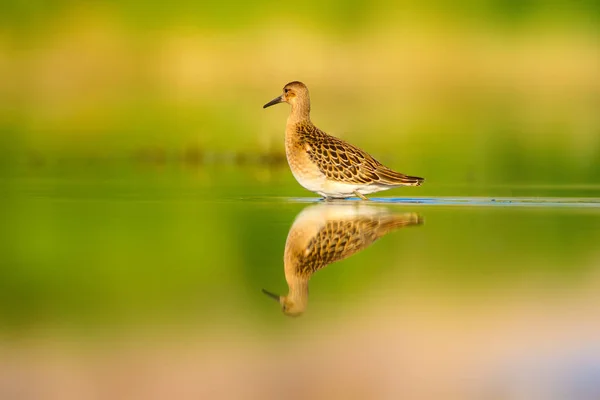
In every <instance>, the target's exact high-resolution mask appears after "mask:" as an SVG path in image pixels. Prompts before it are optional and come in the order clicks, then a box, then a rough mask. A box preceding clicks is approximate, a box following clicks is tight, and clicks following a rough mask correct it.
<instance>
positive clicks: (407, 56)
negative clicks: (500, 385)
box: [0, 0, 600, 400]
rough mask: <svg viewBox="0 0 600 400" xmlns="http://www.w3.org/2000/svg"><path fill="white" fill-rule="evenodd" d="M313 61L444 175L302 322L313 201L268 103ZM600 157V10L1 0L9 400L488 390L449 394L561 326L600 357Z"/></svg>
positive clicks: (341, 102)
mask: <svg viewBox="0 0 600 400" xmlns="http://www.w3.org/2000/svg"><path fill="white" fill-rule="evenodd" d="M293 80H301V81H303V82H305V83H306V84H307V85H308V87H309V89H310V91H311V98H312V119H313V121H314V122H315V123H316V125H317V126H319V127H320V128H322V129H323V130H325V131H326V132H328V133H330V134H334V135H336V136H339V137H342V138H343V139H346V140H348V141H350V142H352V143H354V144H356V145H358V146H359V147H361V148H364V149H365V150H367V151H369V152H370V153H372V154H373V155H374V156H375V157H376V158H378V159H379V160H380V161H382V162H384V163H386V164H388V165H389V166H390V167H393V168H395V169H398V170H400V171H401V172H404V173H407V174H411V175H417V176H423V177H425V178H426V182H425V184H424V185H423V186H422V187H419V188H404V189H397V190H393V191H389V192H386V193H384V194H383V195H384V196H415V197H431V198H437V200H438V204H437V205H434V206H426V205H422V204H417V205H415V204H409V203H407V202H404V203H399V204H387V205H385V207H387V209H388V211H390V212H398V213H400V212H407V211H411V212H417V213H419V214H420V215H421V216H422V217H423V219H424V221H425V223H424V224H423V225H422V226H418V227H411V228H410V229H402V230H399V231H398V232H394V233H391V234H389V235H387V236H386V237H384V238H382V239H381V240H380V241H379V242H378V243H376V244H374V245H373V246H372V247H370V248H368V249H366V250H365V251H363V252H360V253H358V254H356V255H354V256H352V257H350V258H348V259H346V260H344V261H341V262H339V263H338V264H336V265H333V266H329V267H327V268H325V269H323V270H322V271H319V272H318V273H317V274H316V275H315V277H314V278H313V279H312V280H311V283H310V288H311V291H310V296H311V297H310V302H309V308H308V311H307V313H306V315H305V316H304V317H302V318H301V319H299V320H298V319H296V320H293V321H292V320H289V319H286V318H285V317H284V316H283V315H282V314H281V312H280V310H279V308H278V306H277V304H276V303H274V302H271V301H270V300H269V299H267V298H266V297H265V296H263V295H262V294H261V292H260V290H261V289H262V288H266V289H268V290H270V291H273V292H277V293H286V291H287V284H286V281H285V275H284V266H283V260H282V258H283V252H284V246H285V243H286V237H287V234H288V230H289V229H290V226H291V225H292V222H293V221H294V219H295V218H296V216H297V215H299V214H300V213H301V212H302V211H303V210H305V209H306V207H310V206H312V205H311V204H309V203H310V202H312V201H313V200H316V196H315V195H313V194H311V193H309V192H307V191H306V190H304V189H303V188H302V187H300V186H299V185H298V184H297V183H296V181H295V180H294V178H293V176H292V174H291V173H290V171H289V168H288V166H287V163H286V161H285V155H284V146H283V136H284V126H285V120H286V117H287V113H288V112H289V109H288V107H287V105H280V106H277V107H273V108H269V109H267V110H263V109H262V105H263V104H265V103H266V102H267V101H269V100H271V99H272V98H274V97H275V96H278V95H279V94H280V93H281V89H282V87H283V86H284V85H285V84H286V83H287V82H289V81H293ZM599 166H600V3H599V2H598V1H592V0H578V1H566V0H565V1H561V0H557V1H542V0H520V1H519V0H504V1H502V0H481V1H475V0H455V1H442V0H437V1H428V2H418V1H391V0H376V1H369V2H360V1H355V0H349V1H340V0H336V1H327V2H325V1H317V0H305V1H301V2H286V1H279V2H267V1H263V0H258V1H253V2H243V1H233V2H228V1H219V2H205V1H199V0H194V1H191V0H172V1H168V2H167V1H155V0H149V1H144V2H142V1H133V0H122V1H75V0H70V1H69V0H54V1H43V0H28V1H16V0H12V1H11V0H0V397H1V398H27V399H44V400H47V399H61V400H64V399H70V398H73V399H84V398H111V399H112V398H149V399H154V398H161V396H160V393H161V392H160V390H156V389H157V388H158V389H160V388H162V389H163V390H164V391H165V392H164V393H165V395H164V396H163V397H162V398H173V397H176V398H181V399H185V398H194V399H198V398H227V397H226V396H219V393H221V394H223V393H226V392H228V391H233V392H236V391H238V392H239V393H235V394H232V395H231V396H230V397H228V398H233V399H239V398H260V399H265V398H283V397H286V396H287V397H289V395H290V394H298V393H300V395H298V396H296V398H302V395H301V393H302V390H308V389H310V388H315V387H316V388H319V387H322V388H323V392H322V393H326V394H327V395H326V396H325V397H321V398H328V399H329V398H357V393H359V395H358V396H359V397H360V394H363V393H364V394H365V395H364V396H362V397H360V398H407V397H408V398H435V399H439V398H461V399H470V398H478V399H481V398H484V397H481V396H479V397H468V396H465V395H458V394H457V395H455V396H448V395H447V394H448V393H453V392H452V390H453V388H456V386H454V385H455V383H459V382H462V383H460V384H462V385H463V386H466V387H470V386H471V385H472V384H473V380H472V378H473V377H476V376H480V375H479V374H480V373H481V371H484V370H485V368H482V366H487V367H490V368H492V369H493V367H494V366H496V365H498V363H500V364H502V363H503V362H505V364H503V365H505V366H510V367H511V370H512V366H514V365H517V364H518V363H519V362H520V360H521V359H520V358H519V357H520V356H522V355H523V356H527V355H531V354H533V353H531V352H530V350H531V349H534V348H536V346H537V347H539V345H541V344H544V343H549V347H548V348H549V349H550V350H549V354H550V355H556V354H558V353H560V352H563V351H564V352H565V353H568V351H570V349H572V348H573V346H575V347H577V346H580V348H581V349H582V354H600V353H592V352H591V351H590V348H587V347H585V346H588V345H590V346H591V345H594V346H596V347H594V348H596V349H598V348H600V346H597V344H598V338H599V337H600V325H598V323H597V321H599V319H598V318H597V317H596V316H597V315H598V309H599V307H598V304H600V300H599V296H598V293H600V290H599V288H600V274H599V273H598V271H600V254H599V252H598V243H599V242H600V230H599V229H598V226H600V213H599V208H598V204H599V203H598V198H600V185H599V183H600V168H599ZM308 196H311V199H306V198H304V199H298V197H308ZM440 196H490V197H494V198H497V197H503V196H514V197H564V198H570V199H568V200H569V201H570V202H568V203H567V202H561V201H560V199H558V200H557V199H555V200H552V203H544V204H545V206H543V207H523V206H522V204H521V206H522V207H511V206H514V205H516V204H513V203H501V202H496V203H491V202H490V203H488V204H487V206H485V207H481V206H477V207H475V206H468V205H467V204H463V205H455V206H449V205H448V204H447V203H446V204H445V205H442V204H441V203H443V200H440V199H439V197H440ZM583 197H586V199H581V198H583ZM577 198H579V199H577ZM546 200H548V199H546ZM577 201H581V202H585V203H577ZM540 204H541V203H538V205H540ZM346 205H347V206H348V207H354V206H355V203H354V202H348V204H345V205H344V206H346ZM372 205H373V206H383V205H381V204H379V205H374V204H372ZM530 205H532V204H530ZM584 206H585V207H584ZM386 332H387V333H386ZM565 332H567V333H568V334H569V335H571V336H569V335H567V334H566V333H565ZM563 333H564V334H565V335H563V336H561V335H562V334H563ZM356 335H358V336H356ZM363 335H364V336H363ZM183 337H185V340H181V338H183ZM353 337H354V339H352V338H353ZM586 337H587V338H588V340H587V341H586V340H583V339H582V338H586ZM146 339H148V340H147V341H146ZM173 343H176V347H177V349H175V350H174V351H172V350H173V349H172V348H170V346H171V345H172V344H173ZM315 343H321V346H313V345H314V344H315ZM578 348H579V347H578ZM74 349H75V350H74ZM78 349H83V350H81V352H79V350H78ZM90 349H95V350H97V352H98V354H101V355H102V357H100V358H96V357H95V356H94V355H93V354H92V353H93V351H92V350H90ZM194 349H195V350H194ZM336 349H339V353H337V352H336ZM523 349H525V350H523ZM138 352H139V353H138ZM528 352H529V353H528ZM131 353H133V355H131ZM302 356H305V357H307V358H306V360H307V361H306V362H305V363H298V359H299V358H300V359H302ZM513 356H516V358H511V357H513ZM147 357H148V358H149V359H151V360H154V361H153V362H151V363H150V364H152V365H155V369H154V372H152V371H150V370H149V369H148V362H147V361H148V358H147ZM535 357H536V355H535V354H534V355H533V356H532V358H535ZM538 358H539V357H538ZM136 360H137V361H136ZM315 360H318V362H315ZM515 360H516V361H515ZM597 360H600V358H596V359H595V360H594V361H597ZM557 364H558V365H565V363H564V360H562V359H560V358H559V359H558V361H557ZM540 365H544V366H545V365H547V363H546V361H544V360H543V361H542V362H541V363H540ZM596 365H598V364H596ZM177 366H179V367H178V368H177ZM293 366H295V368H292V367H293ZM350 367H351V368H357V369H356V370H353V371H355V372H356V375H353V373H352V371H350V372H348V370H347V368H350ZM220 368H222V369H220ZM360 368H364V370H361V369H360ZM61 371H62V373H61ZM319 371H320V372H319ZM399 371H401V372H399ZM415 371H416V372H417V373H416V375H414V374H411V373H412V372H415ZM419 371H420V372H419ZM515 371H517V373H518V371H520V370H519V369H515ZM595 371H598V369H595ZM312 372H314V373H315V374H318V375H319V376H318V377H317V376H313V375H311V373H312ZM575 372H576V376H581V374H580V372H581V371H580V370H577V371H575ZM190 374H191V375H190ZM211 374H212V375H211ZM456 374H458V375H461V374H464V376H466V377H467V379H464V380H462V381H461V380H460V379H456V378H457V375H456ZM190 376H191V378H190V379H186V377H190ZM401 376H402V377H406V378H405V380H402V379H399V377H401ZM415 376H417V377H419V376H420V377H421V378H422V379H421V380H419V379H416V380H415V379H413V378H414V377H415ZM223 377H228V379H226V380H225V381H226V382H227V384H226V385H224V386H223V387H221V388H220V389H219V388H218V386H219V382H221V381H223ZM319 377H320V378H322V379H323V381H322V383H321V386H319V385H318V384H317V385H316V386H315V378H319ZM369 377H371V378H369ZM292 378H293V382H292ZM180 379H183V382H182V381H180ZM303 379H304V380H303ZM369 379H371V380H369ZM551 381H552V382H559V380H555V379H551ZM593 381H594V382H600V379H595V380H593ZM230 382H235V383H236V384H235V385H231V384H229V383H230ZM298 382H305V384H302V385H299V384H298ZM359 382H367V383H368V382H371V383H368V384H367V386H365V387H364V388H363V389H364V392H361V391H356V390H355V389H356V387H357V386H356V385H358V384H359ZM411 382H413V385H416V386H417V387H418V389H417V391H416V392H410V390H409V391H406V388H405V387H404V385H405V384H410V383H411ZM513 383H514V382H513ZM369 385H370V386H369ZM516 386H517V387H520V386H519V382H517V384H516ZM205 387H216V388H215V393H212V394H211V393H207V392H202V390H204V389H205ZM260 387H263V389H264V390H263V392H261V394H260V395H255V396H252V395H251V393H255V394H256V393H259V392H260V391H259V392H257V391H256V390H254V391H253V389H256V388H260ZM448 388H450V389H448ZM183 389H198V390H199V392H193V391H190V392H189V393H188V394H190V393H192V394H194V395H191V396H187V397H186V396H185V395H181V396H180V395H178V394H177V393H179V392H177V390H183ZM292 389H293V390H292ZM329 389H331V390H333V391H328V390H329ZM341 389H344V390H348V391H349V392H348V393H346V392H340V391H339V390H341ZM359 389H360V388H359ZM421 389H424V390H425V391H427V390H428V389H439V390H441V391H442V392H443V391H445V390H446V389H448V390H449V391H448V392H447V393H446V392H444V393H443V394H438V395H434V396H431V397H427V396H425V395H422V393H421V392H419V390H421ZM36 390H37V392H35V391H36ZM219 390H220V391H219ZM273 390H275V391H277V390H282V391H284V392H285V393H284V394H283V395H273V392H272V391H273ZM297 390H299V392H296V391H297ZM336 390H338V391H336ZM32 391H33V393H32ZM69 391H71V394H72V395H71V396H70V397H69V396H68V395H65V393H68V392H69ZM103 391H105V392H106V393H107V394H106V395H105V396H102V395H97V394H98V393H103ZM599 392H600V389H599ZM14 393H17V394H18V395H14ZM36 393H37V395H36ZM242 393H243V394H242ZM411 393H412V394H413V395H411ZM534 393H540V392H534ZM552 393H556V391H554V392H552ZM561 393H562V392H561ZM93 394H96V395H95V396H94V395H93ZM336 394H338V395H336ZM305 397H306V398H319V397H318V396H310V395H307V396H305ZM530 397H531V396H529V397H527V396H526V395H525V396H521V397H519V398H530ZM494 398H508V397H498V396H496V397H494ZM567 398H568V399H571V398H577V396H575V395H574V396H571V397H567ZM594 398H596V397H594Z"/></svg>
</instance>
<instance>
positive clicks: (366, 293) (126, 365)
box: [0, 171, 600, 399]
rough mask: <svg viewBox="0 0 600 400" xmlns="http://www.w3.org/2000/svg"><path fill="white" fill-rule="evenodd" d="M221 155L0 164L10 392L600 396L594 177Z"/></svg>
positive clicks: (3, 382)
mask: <svg viewBox="0 0 600 400" xmlns="http://www.w3.org/2000/svg"><path fill="white" fill-rule="evenodd" d="M230 173H231V176H235V177H236V178H235V179H230V180H227V179H226V180H223V181H218V180H217V181H215V180H212V181H211V179H210V177H211V174H204V173H202V172H194V173H189V171H188V172H185V173H181V171H180V172H175V173H174V172H172V171H170V172H168V171H167V172H165V171H151V172H148V171H143V172H140V171H134V172H131V173H130V174H129V175H120V174H119V173H117V172H115V173H112V174H108V175H102V176H94V177H90V176H86V175H84V174H82V175H73V174H69V176H65V175H61V174H52V175H45V176H44V175H43V174H30V175H24V176H21V177H18V178H11V179H9V180H7V181H6V183H7V185H6V187H7V188H8V190H7V191H6V193H7V195H6V196H5V197H4V199H3V200H2V201H3V203H2V205H3V207H2V208H3V210H4V211H3V216H2V218H3V220H4V223H3V229H2V230H0V232H1V234H2V245H0V246H1V247H0V249H1V250H2V253H1V256H0V263H1V265H0V398H23V399H71V398H72V399H83V398H123V399H125V398H144V399H162V398H178V399H187V398H189V399H192V398H193V399H197V398H231V399H240V398H244V399H246V398H250V399H271V398H273V399H278V398H284V397H285V398H294V399H295V398H298V399H304V398H311V399H334V398H340V399H342V398H343V399H363V398H386V399H388V398H389V399H396V398H444V399H449V398H461V399H471V398H472V399H488V398H489V399H517V398H519V399H521V398H526V399H538V398H539V399H597V398H600V245H599V243H600V200H599V197H600V193H598V190H597V189H596V188H583V189H582V190H579V191H578V190H576V189H568V188H567V189H565V188H552V187H549V188H548V187H547V188H545V189H544V190H539V189H532V188H529V189H523V190H524V191H526V190H529V192H528V193H527V197H526V198H525V197H523V196H518V195H517V196H514V194H515V193H514V192H510V193H507V192H506V188H503V187H498V188H488V189H486V190H485V191H479V192H477V193H471V192H465V190H464V188H462V189H461V188H451V187H440V188H438V189H436V188H435V185H434V187H433V189H429V190H431V192H427V191H425V192H423V191H421V192H417V191H414V192H407V191H401V190H400V191H395V192H393V193H392V192H390V193H389V197H383V198H378V199H376V200H375V201H372V202H369V203H365V202H356V201H339V202H332V203H324V202H319V201H317V199H316V198H315V197H311V196H310V194H309V193H306V192H304V191H302V190H301V189H298V188H296V187H295V186H294V185H293V183H292V184H290V183H289V181H287V180H286V179H289V177H288V176H287V175H281V176H284V177H285V178H280V177H279V175H275V176H273V175H269V174H265V175H260V174H259V175H252V176H251V177H249V176H248V175H247V174H246V175H245V174H240V173H238V172H235V171H231V172H230ZM232 182H233V183H232ZM436 190H437V193H444V194H445V195H446V197H438V196H435V195H434V193H436ZM540 192H544V193H545V194H547V195H544V196H542V197H532V196H533V193H540ZM590 192H592V193H591V195H590ZM386 194H387V193H386ZM506 194H511V195H513V196H512V197H508V196H506ZM517 194H519V193H517ZM391 196H402V197H395V198H392V197H391ZM406 196H411V197H406ZM447 196H454V197H447ZM496 196H497V197H496Z"/></svg>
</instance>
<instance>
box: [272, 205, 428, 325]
mask: <svg viewBox="0 0 600 400" xmlns="http://www.w3.org/2000/svg"><path fill="white" fill-rule="evenodd" d="M422 222H423V221H422V218H421V216H420V215H418V214H417V213H403V214H395V213H392V212H390V211H389V210H387V209H385V208H380V207H376V206H370V205H364V204H361V205H356V204H346V205H342V204H319V205H315V206H310V207H308V208H306V209H304V210H303V211H302V212H301V213H300V214H299V215H298V216H297V217H296V220H295V221H294V224H293V225H292V227H291V228H290V232H289V233H288V237H287V241H286V243H285V251H284V256H283V263H284V270H285V279H286V281H287V284H288V287H289V291H288V294H287V296H279V295H276V294H274V293H271V292H269V291H267V290H265V289H263V293H265V294H266V295H267V296H269V297H272V298H273V299H275V300H277V301H278V302H279V303H280V304H281V309H282V311H283V313H284V314H285V315H288V316H290V317H297V316H300V315H302V314H303V313H304V311H305V310H306V305H307V303H308V281H309V280H310V278H311V276H312V275H313V274H314V273H315V272H317V271H318V270H320V269H321V268H323V267H326V266H327V265H329V264H331V263H334V262H336V261H340V260H343V259H345V258H348V257H350V256H351V255H353V254H355V253H358V252H359V251H361V250H364V249H366V248H367V247H369V246H370V245H371V244H373V243H374V242H375V241H376V240H378V239H379V238H381V237H383V236H385V235H387V234H388V233H390V232H392V231H395V230H396V229H399V228H402V227H405V226H411V225H420V224H421V223H422Z"/></svg>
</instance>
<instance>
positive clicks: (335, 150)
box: [264, 82, 423, 199]
mask: <svg viewBox="0 0 600 400" xmlns="http://www.w3.org/2000/svg"><path fill="white" fill-rule="evenodd" d="M283 91H284V93H283V94H282V95H281V96H280V97H278V98H276V99H274V100H272V101H271V102H269V103H267V104H265V106H264V107H269V106H271V105H274V104H277V103H281V102H287V103H289V104H290V105H291V106H292V109H291V112H290V116H289V117H288V121H287V125H286V137H285V149H286V157H287V160H288V164H289V165H290V169H291V170H292V174H293V175H294V177H295V178H296V180H297V181H298V182H299V183H300V184H301V185H302V186H303V187H305V188H306V189H308V190H310V191H313V192H315V193H318V194H320V195H322V196H324V197H325V198H345V197H351V196H355V195H356V196H359V197H361V198H363V199H365V197H364V195H365V194H369V193H374V192H378V191H382V190H387V189H390V188H393V187H398V186H419V185H421V183H422V182H423V178H419V177H415V176H408V175H404V174H401V173H399V172H396V171H394V170H392V169H390V168H388V167H386V166H385V165H383V164H381V163H380V162H379V161H377V160H376V159H375V158H373V157H372V156H371V155H370V154H368V153H367V152H365V151H363V150H361V149H359V148H358V147H356V146H354V145H352V144H350V143H348V142H346V141H343V140H341V139H338V138H336V137H334V136H331V135H328V134H327V133H325V132H323V131H322V130H320V129H319V128H317V127H316V126H315V125H314V124H313V123H312V122H311V120H310V96H309V93H308V88H307V87H306V85H304V84H303V83H302V82H291V83H288V84H287V85H286V86H285V87H284V89H283Z"/></svg>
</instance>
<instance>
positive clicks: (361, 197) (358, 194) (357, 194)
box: [354, 190, 369, 200]
mask: <svg viewBox="0 0 600 400" xmlns="http://www.w3.org/2000/svg"><path fill="white" fill-rule="evenodd" d="M354 194H355V195H356V197H358V198H359V199H361V200H369V199H368V198H367V197H365V195H363V194H360V193H358V190H355V191H354Z"/></svg>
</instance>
